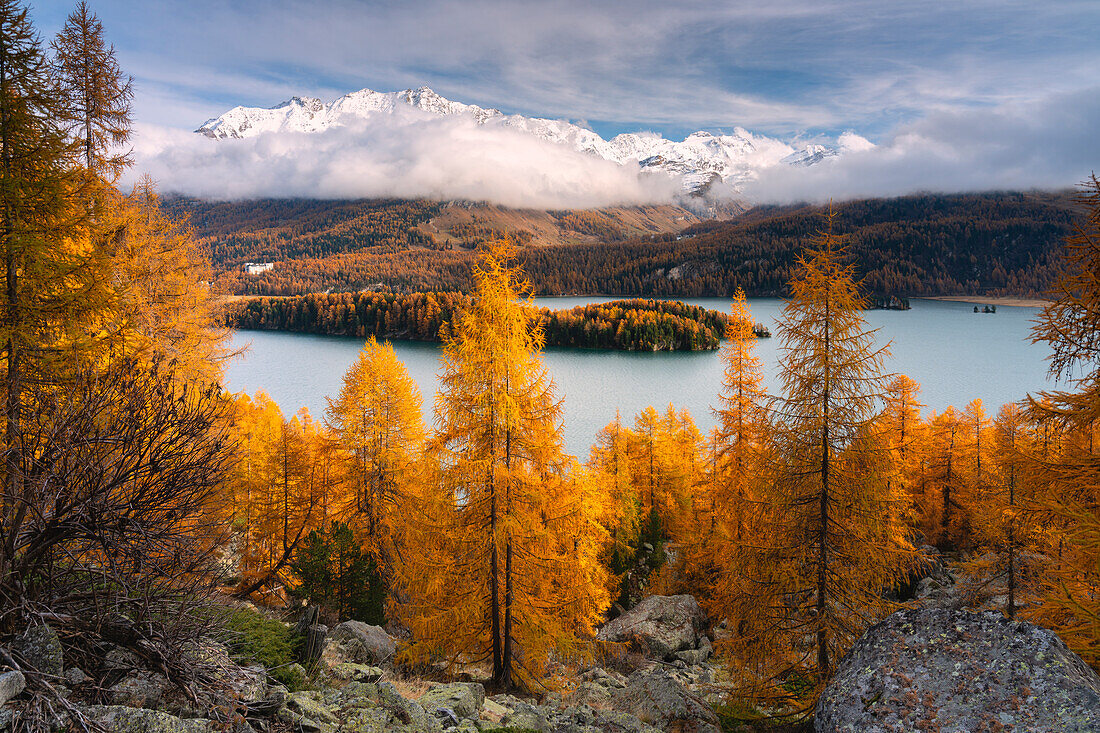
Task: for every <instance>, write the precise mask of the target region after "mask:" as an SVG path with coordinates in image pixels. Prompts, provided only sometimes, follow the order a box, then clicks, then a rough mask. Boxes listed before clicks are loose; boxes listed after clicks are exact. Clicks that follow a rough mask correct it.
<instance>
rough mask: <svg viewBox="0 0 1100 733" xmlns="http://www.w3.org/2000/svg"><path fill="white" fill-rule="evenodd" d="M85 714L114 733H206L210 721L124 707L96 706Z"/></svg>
mask: <svg viewBox="0 0 1100 733" xmlns="http://www.w3.org/2000/svg"><path fill="white" fill-rule="evenodd" d="M84 713H85V714H86V715H87V716H88V717H89V718H91V719H92V720H94V721H96V722H97V723H99V724H100V725H102V726H104V727H105V728H106V729H107V730H109V731H111V732H112V733H206V731H208V730H209V729H210V721H208V720H204V719H202V718H195V719H188V720H185V719H183V718H177V717H176V716H174V715H169V714H168V713H164V712H161V711H160V710H145V709H143V708H131V707H125V706H122V705H94V706H92V707H88V708H85V709H84Z"/></svg>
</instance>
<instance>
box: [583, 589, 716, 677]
mask: <svg viewBox="0 0 1100 733" xmlns="http://www.w3.org/2000/svg"><path fill="white" fill-rule="evenodd" d="M706 628H707V617H706V614H705V613H703V609H702V608H700V606H699V602H698V601H696V600H695V598H694V597H692V596H689V595H679V596H650V597H648V598H646V599H645V600H643V601H642V602H641V603H639V604H638V605H637V606H635V607H634V608H632V609H631V610H629V611H627V612H626V613H624V614H623V615H621V616H619V617H617V618H615V619H612V620H611V621H609V622H607V624H605V625H604V627H603V628H602V629H600V632H599V634H598V635H597V636H596V638H597V639H599V640H600V641H611V642H620V643H637V644H638V645H639V646H641V647H642V648H643V649H645V650H647V651H648V652H649V653H650V654H651V655H652V656H653V657H655V658H657V659H665V660H669V661H672V660H673V659H674V658H675V657H674V655H675V654H676V652H680V651H686V650H692V649H698V648H699V646H700V644H701V639H705V638H706ZM708 645H709V644H708Z"/></svg>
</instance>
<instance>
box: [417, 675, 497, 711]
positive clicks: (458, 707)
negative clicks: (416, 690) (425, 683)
mask: <svg viewBox="0 0 1100 733" xmlns="http://www.w3.org/2000/svg"><path fill="white" fill-rule="evenodd" d="M483 702H485V688H484V687H482V686H481V685H480V684H478V683H477V682H451V683H449V684H435V685H432V686H431V687H429V688H428V691H427V692H425V693H424V694H423V695H422V696H421V697H420V700H419V703H420V705H421V706H422V707H423V708H424V709H425V710H426V711H428V713H429V714H430V715H434V714H435V710H437V709H439V708H450V709H451V710H453V711H454V713H455V715H456V716H458V717H459V718H464V719H470V720H477V718H478V714H479V712H480V711H481V704H482V703H483Z"/></svg>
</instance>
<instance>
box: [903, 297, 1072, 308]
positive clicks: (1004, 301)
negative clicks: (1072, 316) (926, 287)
mask: <svg viewBox="0 0 1100 733" xmlns="http://www.w3.org/2000/svg"><path fill="white" fill-rule="evenodd" d="M914 300H951V301H954V302H956V303H973V304H975V305H1007V306H1020V307H1023V308H1043V307H1045V306H1046V305H1048V304H1049V303H1050V301H1049V300H1042V299H1040V298H1013V297H1011V296H997V295H993V296H986V295H922V296H920V297H918V298H914Z"/></svg>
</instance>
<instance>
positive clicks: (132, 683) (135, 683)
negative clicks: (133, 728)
mask: <svg viewBox="0 0 1100 733" xmlns="http://www.w3.org/2000/svg"><path fill="white" fill-rule="evenodd" d="M168 687H169V684H168V679H167V678H166V677H165V676H164V675H161V674H157V673H155V672H145V671H135V672H131V673H130V674H128V675H126V677H124V678H123V680H122V681H121V682H119V683H118V684H117V685H114V686H113V687H111V689H110V690H109V691H108V693H109V695H110V698H111V702H112V703H113V704H115V705H126V706H129V707H132V708H155V707H157V705H158V704H159V703H160V701H161V700H162V699H163V698H164V694H165V692H166V691H167V690H168Z"/></svg>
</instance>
